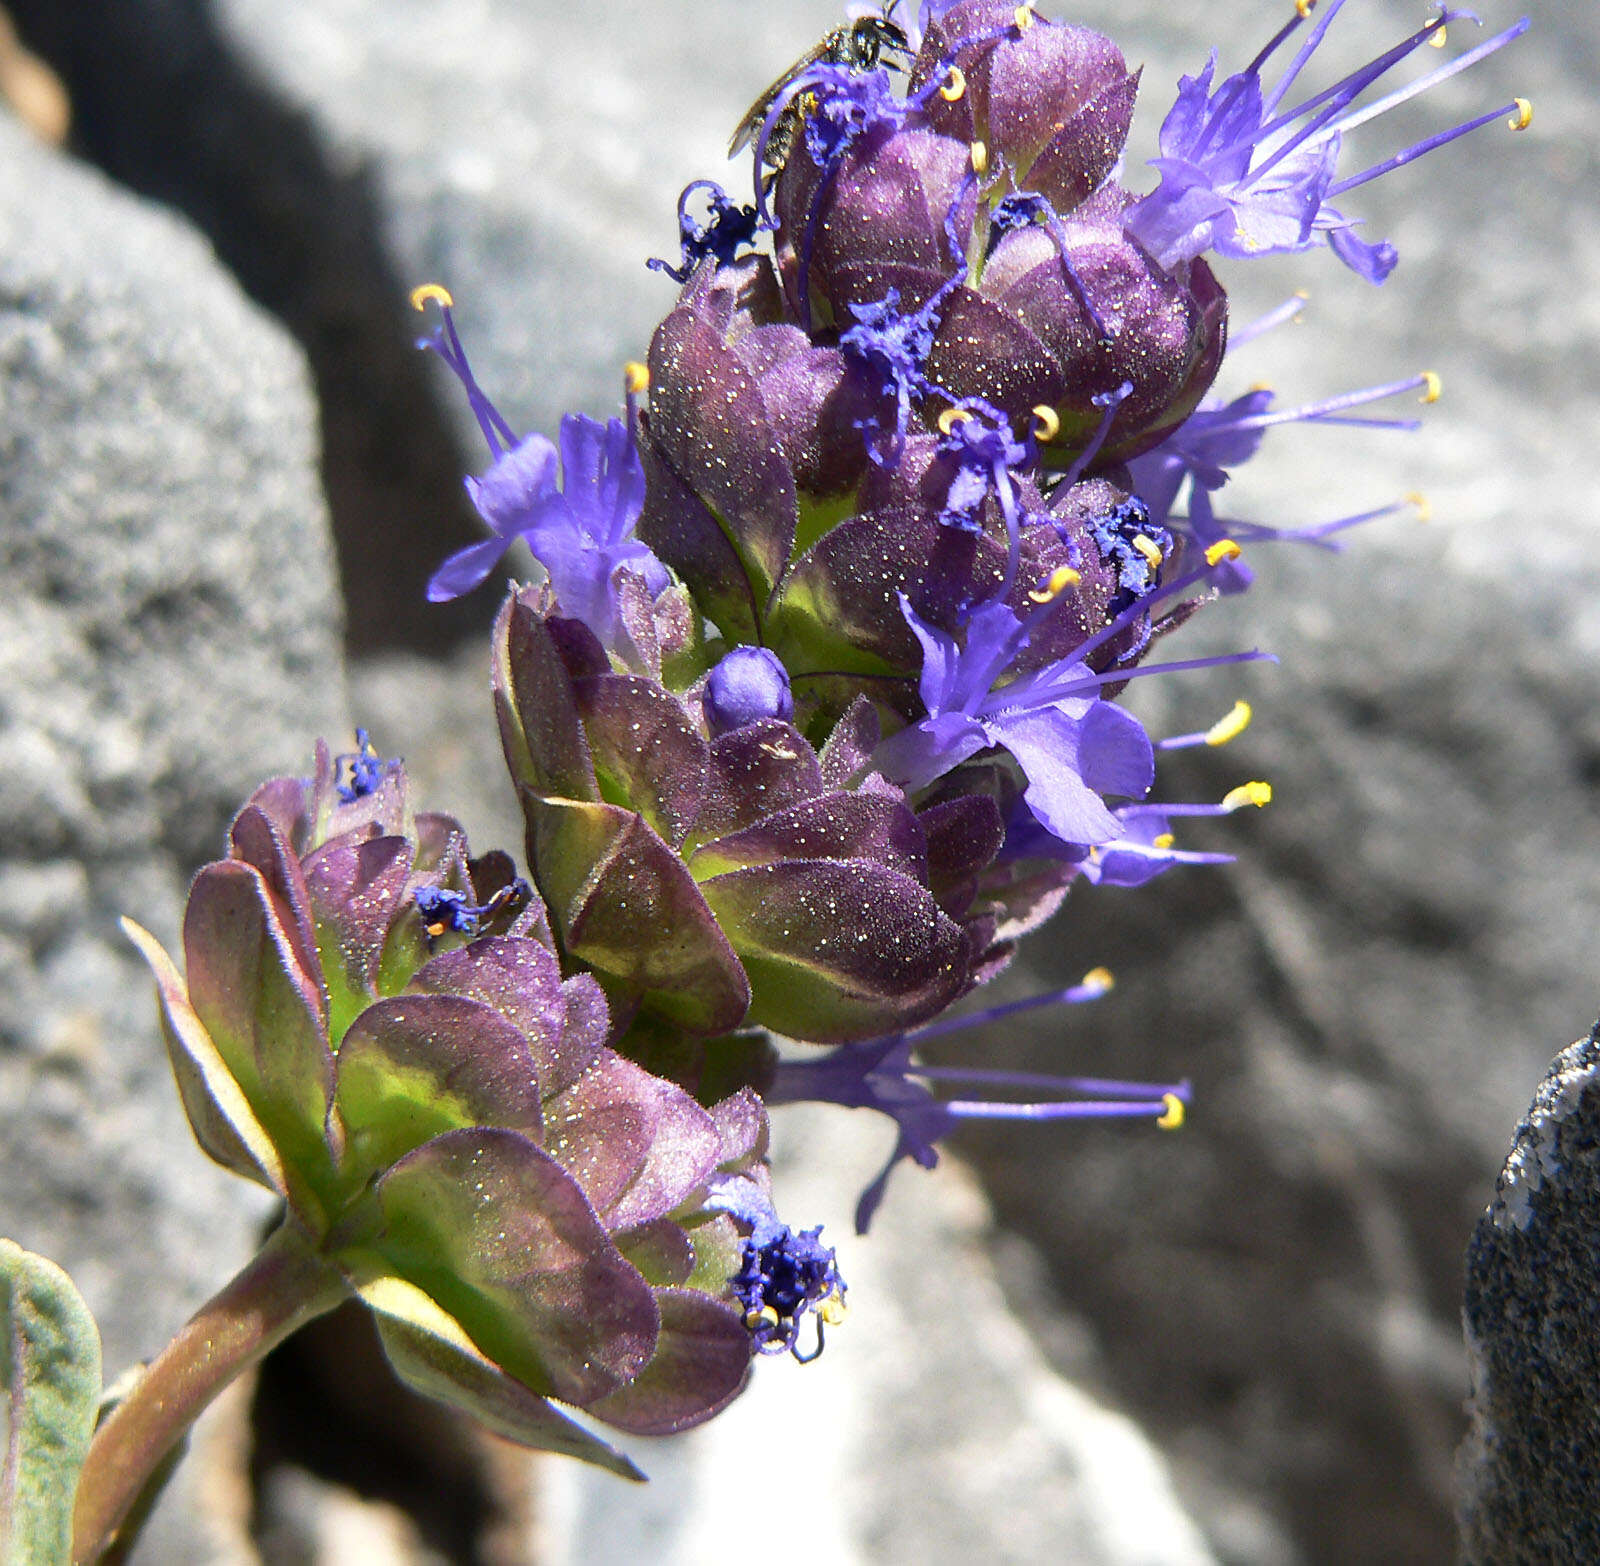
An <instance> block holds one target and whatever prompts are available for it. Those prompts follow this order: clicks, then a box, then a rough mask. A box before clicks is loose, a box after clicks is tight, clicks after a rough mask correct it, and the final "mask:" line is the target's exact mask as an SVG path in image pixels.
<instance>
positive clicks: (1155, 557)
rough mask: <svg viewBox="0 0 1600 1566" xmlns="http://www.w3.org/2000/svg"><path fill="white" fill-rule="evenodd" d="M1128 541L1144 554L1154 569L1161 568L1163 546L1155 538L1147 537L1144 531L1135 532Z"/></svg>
mask: <svg viewBox="0 0 1600 1566" xmlns="http://www.w3.org/2000/svg"><path fill="white" fill-rule="evenodd" d="M1128 542H1129V543H1130V544H1132V545H1133V547H1134V548H1135V549H1136V550H1138V551H1139V553H1140V554H1141V555H1143V556H1144V558H1145V559H1146V561H1148V562H1149V564H1150V566H1151V567H1152V568H1153V569H1156V570H1159V569H1160V567H1161V560H1162V555H1161V546H1160V545H1159V544H1158V543H1156V541H1155V540H1154V539H1153V538H1147V537H1145V535H1144V534H1143V533H1135V534H1134V535H1133V537H1132V538H1130V539H1129V540H1128Z"/></svg>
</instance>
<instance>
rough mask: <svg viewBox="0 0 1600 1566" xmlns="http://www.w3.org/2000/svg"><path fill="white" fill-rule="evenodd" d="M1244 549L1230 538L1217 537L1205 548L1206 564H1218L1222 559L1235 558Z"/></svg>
mask: <svg viewBox="0 0 1600 1566" xmlns="http://www.w3.org/2000/svg"><path fill="white" fill-rule="evenodd" d="M1243 552H1244V551H1243V550H1241V549H1240V548H1239V546H1238V545H1237V544H1236V543H1234V541H1233V540H1232V539H1231V538H1219V539H1218V540H1217V541H1216V543H1214V544H1211V545H1209V546H1208V547H1207V549H1206V564H1207V565H1208V566H1219V565H1221V564H1222V562H1223V561H1224V560H1237V559H1238V558H1239V556H1240V555H1241V554H1242V553H1243Z"/></svg>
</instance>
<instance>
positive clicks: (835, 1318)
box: [817, 1294, 850, 1327]
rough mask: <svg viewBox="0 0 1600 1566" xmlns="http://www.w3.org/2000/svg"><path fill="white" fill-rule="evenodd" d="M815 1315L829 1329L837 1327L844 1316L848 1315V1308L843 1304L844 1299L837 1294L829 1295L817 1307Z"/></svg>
mask: <svg viewBox="0 0 1600 1566" xmlns="http://www.w3.org/2000/svg"><path fill="white" fill-rule="evenodd" d="M817 1314H818V1315H819V1316H820V1317H822V1319H823V1321H825V1322H826V1323H827V1324H828V1326H830V1327H837V1326H838V1325H839V1323H840V1322H841V1321H843V1320H844V1318H845V1317H846V1316H848V1315H849V1314H850V1307H849V1306H848V1305H846V1304H845V1302H844V1297H843V1296H842V1295H839V1294H830V1295H829V1296H828V1297H827V1299H825V1300H824V1301H823V1302H822V1303H821V1304H820V1305H818V1306H817Z"/></svg>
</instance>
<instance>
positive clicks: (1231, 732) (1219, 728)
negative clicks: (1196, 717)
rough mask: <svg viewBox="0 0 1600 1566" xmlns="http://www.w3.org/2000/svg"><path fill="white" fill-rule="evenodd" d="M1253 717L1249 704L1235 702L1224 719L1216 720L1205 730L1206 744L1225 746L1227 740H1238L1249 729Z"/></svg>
mask: <svg viewBox="0 0 1600 1566" xmlns="http://www.w3.org/2000/svg"><path fill="white" fill-rule="evenodd" d="M1253 716H1254V714H1253V713H1252V712H1251V710H1250V703H1249V702H1247V701H1236V702H1235V703H1234V704H1233V706H1232V707H1231V708H1230V709H1229V711H1228V715H1227V716H1226V717H1223V718H1218V719H1217V721H1216V722H1215V723H1213V724H1212V725H1211V727H1210V728H1209V729H1207V730H1206V744H1208V745H1226V744H1227V743H1228V741H1229V740H1236V739H1238V737H1239V736H1240V735H1241V734H1243V733H1244V731H1245V730H1246V729H1247V728H1249V727H1250V719H1251V718H1252V717H1253Z"/></svg>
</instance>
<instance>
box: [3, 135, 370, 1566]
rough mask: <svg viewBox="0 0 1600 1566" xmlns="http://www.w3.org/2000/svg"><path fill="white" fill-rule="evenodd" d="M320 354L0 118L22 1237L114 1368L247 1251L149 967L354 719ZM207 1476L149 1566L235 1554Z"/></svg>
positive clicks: (231, 1185)
mask: <svg viewBox="0 0 1600 1566" xmlns="http://www.w3.org/2000/svg"><path fill="white" fill-rule="evenodd" d="M314 430H315V417H314V412H313V409H312V407H311V404H310V399H309V397H308V395H307V389H306V382H305V376H304V371H303V367H302V364H301V362H300V359H299V356H298V354H297V353H296V352H295V351H294V350H293V349H292V348H291V347H290V346H289V345H288V344H287V342H286V340H285V339H284V338H283V336H282V335H281V333H280V332H279V331H278V330H277V328H276V327H275V326H273V325H271V324H270V323H269V322H268V321H267V320H266V319H265V318H263V317H262V316H261V315H260V314H259V313H258V312H257V311H256V310H255V309H254V308H253V307H251V306H250V305H248V304H247V303H246V302H245V301H244V299H243V298H242V296H241V295H240V293H239V291H238V289H237V288H236V287H235V286H234V284H233V283H232V281H231V280H230V279H229V278H228V277H227V276H226V275H225V274H224V273H223V272H222V271H221V270H220V268H219V267H218V266H217V265H216V262H215V260H214V258H213V257H212V255H211V253H210V251H209V249H208V247H207V246H206V245H205V244H204V242H203V241H201V240H200V239H198V238H197V237H196V236H195V235H194V234H193V232H192V231H190V230H189V229H188V228H187V226H186V225H184V224H182V223H180V222H178V221H177V220H176V219H174V218H172V217H170V216H168V215H166V214H165V213H163V212H161V211H159V210H157V209H155V208H153V207H150V206H147V205H146V204H144V203H142V202H138V201H135V200H133V199H131V198H129V197H127V196H125V195H122V194H120V193H118V192H117V191H116V190H115V189H113V188H112V187H111V186H109V185H108V184H107V183H106V182H105V181H104V180H103V179H102V178H101V177H100V176H98V175H97V174H94V173H92V172H90V171H88V170H86V169H84V168H83V167H81V166H79V165H77V164H75V163H73V162H72V161H71V160H70V159H68V158H66V157H64V156H62V155H61V154H59V153H57V152H54V151H51V150H49V149H47V148H44V147H42V146H40V145H37V144H35V143H34V142H32V141H31V140H30V139H29V137H28V136H27V134H26V133H25V132H24V131H23V130H22V129H21V128H20V127H19V126H18V125H17V124H16V123H15V122H14V121H12V120H11V119H10V117H9V116H7V115H4V114H3V113H0V578H3V580H4V581H5V584H6V586H5V612H4V614H3V615H0V756H3V757H4V765H3V766H0V1104H3V1105H4V1112H3V1114H0V1231H3V1232H5V1233H6V1234H8V1235H10V1236H13V1237H15V1238H16V1239H17V1240H19V1241H20V1242H21V1243H22V1244H24V1245H26V1246H28V1247H30V1248H32V1249H34V1250H38V1251H41V1252H43V1253H45V1254H46V1255H49V1256H50V1257H52V1258H53V1259H54V1260H56V1261H58V1262H60V1263H61V1264H62V1265H63V1266H65V1267H66V1268H67V1269H68V1270H69V1271H70V1272H71V1273H72V1275H73V1277H74V1278H75V1279H76V1281H77V1283H78V1285H79V1287H80V1288H81V1289H82V1290H83V1293H84V1294H85V1296H86V1297H87V1299H88V1301H89V1303H90V1305H91V1307H92V1309H93V1310H94V1312H95V1315H96V1317H97V1318H98V1320H99V1322H100V1327H101V1331H102V1334H103V1336H104V1339H105V1351H106V1355H105V1357H106V1365H107V1373H108V1376H109V1375H113V1374H116V1373H117V1372H119V1371H120V1370H122V1369H123V1368H125V1367H126V1366H127V1365H129V1364H130V1363H131V1362H133V1361H134V1360H136V1359H138V1358H140V1357H143V1356H148V1355H150V1354H153V1353H154V1352H155V1351H156V1350H157V1349H159V1348H160V1347H161V1346H162V1344H163V1343H164V1342H165V1341H166V1339H167V1337H168V1336H170V1334H171V1333H172V1332H173V1331H174V1330H175V1329H176V1328H177V1327H178V1326H179V1325H180V1324H181V1323H182V1321H183V1320H184V1318H185V1317H186V1316H187V1315H188V1314H189V1312H190V1311H191V1310H193V1309H194V1307H195V1306H196V1305H198V1304H199V1303H200V1301H201V1300H203V1299H204V1298H205V1297H206V1296H207V1295H209V1294H210V1293H211V1292H213V1291H214V1290H215V1289H216V1288H217V1287H219V1286H220V1285H221V1284H222V1283H223V1282H224V1281H226V1279H227V1277H228V1275H229V1273H230V1272H231V1271H232V1270H233V1269H234V1268H235V1267H236V1266H237V1265H239V1264H240V1263H241V1262H242V1261H243V1260H244V1258H245V1257H246V1256H247V1255H248V1253H249V1251H250V1249H251V1248H252V1246H253V1242H254V1239H255V1234H256V1230H257V1228H258V1226H259V1225H260V1223H261V1222H262V1220H263V1217H264V1211H263V1204H262V1203H261V1202H260V1201H258V1200H256V1199H255V1198H256V1197H258V1196H259V1195H260V1193H253V1191H252V1189H251V1188H247V1187H245V1186H244V1185H243V1184H242V1183H241V1182H239V1181H235V1180H231V1179H230V1178H229V1177H228V1176H226V1175H224V1174H223V1173H222V1172H221V1171H219V1170H217V1169H216V1168H215V1167H214V1166H213V1165H212V1164H210V1163H209V1162H208V1161H207V1160H206V1159H205V1158H204V1157H203V1156H202V1155H201V1154H200V1152H199V1151H198V1149H196V1148H195V1146H194V1143H193V1139H192V1137H191V1136H190V1134H189V1130H188V1127H187V1125H186V1124H185V1122H184V1118H183V1115H182V1112H181V1110H180V1109H179V1106H178V1099H177V1094H176V1092H175V1090H174V1087H173V1083H172V1079H171V1073H170V1071H169V1069H168V1066H167V1060H166V1054H165V1051H164V1049H163V1047H162V1044H161V1042H160V1038H159V1036H158V1034H157V1031H156V1012H155V1002H154V999H153V997H152V995H151V993H150V986H149V981H148V979H147V977H146V976H145V975H144V974H143V973H142V972H141V964H140V963H139V961H138V959H137V958H136V957H135V955H134V953H133V951H132V949H131V948H130V947H129V946H128V945H127V943H126V941H125V940H124V939H123V938H122V936H121V935H120V933H119V932H118V930H117V927H116V920H117V916H118V915H119V914H121V913H125V912H126V913H132V914H136V915H137V916H138V918H139V919H140V920H141V921H142V922H144V923H145V924H147V925H149V926H150V927H151V928H153V929H155V930H156V931H158V932H159V933H160V934H161V935H162V937H163V939H171V938H173V937H174V935H175V933H176V927H177V919H178V914H179V910H180V908H181V903H182V896H183V889H184V885H185V883H186V881H187V878H188V874H189V872H190V871H191V870H192V869H193V867H194V866H195V864H196V863H198V862H199V861H200V860H201V859H204V858H208V857H211V856H212V855H213V854H214V853H215V852H216V849H217V846H218V844H219V843H220V840H221V834H222V831H223V829H224V827H225V825H226V822H227V819H228V817H229V815H230V814H231V812H232V811H233V809H235V808H236V807H237V804H238V801H239V800H240V799H241V798H242V797H243V796H244V794H245V793H246V792H247V791H248V790H249V789H250V788H251V787H252V786H253V785H254V783H255V782H257V781H258V780H259V779H260V778H261V777H263V776H265V775H268V774H270V773H272V772H275V771H282V770H284V769H286V768H290V767H293V766H295V765H297V764H299V763H301V761H302V759H303V758H304V757H305V756H307V755H308V754H309V749H310V745H311V742H312V740H313V739H314V737H315V736H316V735H317V734H318V733H319V732H327V733H329V734H333V735H338V734H339V733H340V732H341V731H342V730H343V728H344V724H345V718H344V697H343V671H342V665H341V661H340V653H339V641H338V609H337V604H336V599H335V594H334V584H333V576H332V570H331V563H330V557H329V550H328V544H327V539H326V532H325V517H324V512H323V507H322V502H321V499H320V496H319V494H318V491H317V487H316V478H315V448H314V433H313V432H314ZM197 1473H198V1470H197V1469H193V1470H190V1471H189V1472H187V1473H186V1474H185V1475H184V1477H183V1478H182V1479H180V1481H179V1484H178V1485H177V1487H176V1492H175V1494H174V1496H173V1498H172V1500H171V1501H170V1503H166V1504H164V1505H163V1508H162V1510H161V1511H160V1512H159V1513H158V1515H157V1517H156V1519H155V1521H154V1522H153V1524H152V1527H151V1530H150V1533H149V1536H148V1538H147V1541H146V1543H145V1544H144V1545H143V1546H142V1547H141V1555H140V1558H141V1559H146V1560H149V1561H152V1562H153V1561H160V1562H163V1563H164V1566H182V1563H185V1562H189V1561H194V1562H199V1561H207V1562H210V1561H214V1560H218V1559H221V1558H224V1557H223V1555H222V1554H220V1553H219V1549H220V1546H219V1545H218V1542H217V1539H216V1538H215V1537H214V1536H211V1535H209V1534H207V1533H206V1532H205V1531H204V1530H203V1529H202V1528H201V1526H200V1522H199V1514H200V1507H199V1505H198V1502H197V1501H196V1494H197V1491H196V1488H195V1486H196V1485H197V1483H198V1480H197V1478H196V1477H195V1475H196V1474H197Z"/></svg>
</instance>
